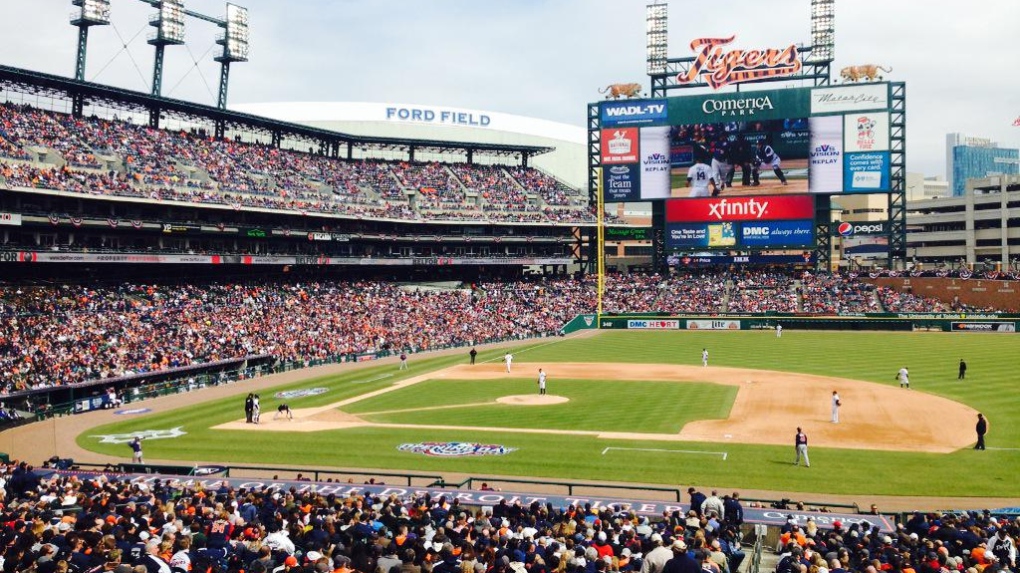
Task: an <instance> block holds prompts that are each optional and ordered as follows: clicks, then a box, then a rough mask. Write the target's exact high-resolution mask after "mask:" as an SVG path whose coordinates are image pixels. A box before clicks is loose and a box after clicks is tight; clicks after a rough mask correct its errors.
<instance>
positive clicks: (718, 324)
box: [687, 320, 740, 330]
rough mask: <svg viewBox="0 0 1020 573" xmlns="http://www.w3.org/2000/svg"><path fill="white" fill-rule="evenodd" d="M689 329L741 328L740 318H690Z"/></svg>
mask: <svg viewBox="0 0 1020 573" xmlns="http://www.w3.org/2000/svg"><path fill="white" fill-rule="evenodd" d="M687 330H740V321H739V320H688V321H687Z"/></svg>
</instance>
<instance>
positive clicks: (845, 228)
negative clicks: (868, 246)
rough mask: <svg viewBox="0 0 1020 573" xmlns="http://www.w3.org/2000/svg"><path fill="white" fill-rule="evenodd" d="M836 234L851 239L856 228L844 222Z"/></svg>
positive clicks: (837, 228)
mask: <svg viewBox="0 0 1020 573" xmlns="http://www.w3.org/2000/svg"><path fill="white" fill-rule="evenodd" d="M836 232H837V233H839V236H840V237H849V236H851V235H853V234H854V226H853V225H851V224H850V223H847V222H846V221H844V222H842V223H840V224H839V227H836Z"/></svg>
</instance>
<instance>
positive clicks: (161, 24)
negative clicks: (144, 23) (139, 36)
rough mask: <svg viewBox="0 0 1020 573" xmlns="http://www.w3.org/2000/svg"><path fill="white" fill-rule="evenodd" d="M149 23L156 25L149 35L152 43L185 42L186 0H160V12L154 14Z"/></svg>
mask: <svg viewBox="0 0 1020 573" xmlns="http://www.w3.org/2000/svg"><path fill="white" fill-rule="evenodd" d="M149 24H150V25H152V26H155V27H156V31H155V32H154V33H152V34H150V35H149V43H150V44H152V45H157V44H164V45H166V44H183V43H184V0H160V3H159V13H157V14H155V15H153V17H152V19H150V20H149Z"/></svg>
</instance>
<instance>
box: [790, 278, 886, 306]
mask: <svg viewBox="0 0 1020 573" xmlns="http://www.w3.org/2000/svg"><path fill="white" fill-rule="evenodd" d="M801 285H802V288H801V293H802V296H803V301H802V304H801V308H802V310H803V311H804V312H810V313H822V314H835V313H843V312H882V309H881V308H880V307H879V302H878V299H877V298H876V297H875V286H874V285H872V284H870V283H866V282H858V281H856V280H854V279H851V278H848V277H845V276H843V275H830V274H812V273H804V275H803V276H802V277H801Z"/></svg>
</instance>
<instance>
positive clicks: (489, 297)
mask: <svg viewBox="0 0 1020 573" xmlns="http://www.w3.org/2000/svg"><path fill="white" fill-rule="evenodd" d="M801 281H802V282H801V285H802V286H801V290H802V292H803V308H802V310H803V312H808V313H824V314H833V313H838V312H854V313H856V312H872V311H873V312H882V311H888V312H940V311H946V310H948V308H949V307H948V306H947V305H944V304H942V303H939V302H938V301H935V300H933V299H928V298H922V297H917V296H915V295H912V294H910V293H907V292H900V291H894V290H892V289H886V288H880V289H879V290H878V291H877V296H876V291H875V290H874V287H873V286H872V285H871V284H869V283H863V282H860V283H858V282H856V281H854V280H852V279H845V278H842V277H839V276H829V275H811V274H805V275H804V276H803V277H802V278H801ZM795 284H796V283H795V281H794V279H793V278H791V277H784V276H780V275H776V274H775V273H773V272H770V271H762V272H759V273H752V272H739V273H730V272H727V271H726V270H708V269H702V270H693V271H689V272H682V273H675V274H671V275H668V276H660V275H657V274H650V275H645V274H609V275H607V276H606V279H605V283H604V290H603V299H602V309H603V312H617V313H622V312H665V313H671V314H678V313H719V312H723V311H727V310H728V311H729V312H767V311H779V312H798V308H797V305H796V290H795V289H796V287H795ZM759 287H771V288H759ZM727 297H728V307H727V305H726V301H727ZM879 300H881V306H880V305H879ZM596 307H597V283H596V278H595V277H594V276H592V275H586V276H581V277H566V278H551V277H545V278H537V279H526V280H510V281H499V282H495V281H491V282H482V283H477V284H471V285H463V287H462V288H456V289H423V288H418V287H415V286H405V287H400V286H397V285H396V284H393V283H388V282H378V281H347V282H331V281H320V282H306V283H303V282H287V281H284V282H278V283H277V282H262V281H258V282H254V283H208V284H190V285H185V286H181V285H155V284H136V283H125V284H122V285H119V286H116V287H86V286H80V285H79V286H69V285H65V286H25V285H22V286H0V393H10V392H14V391H20V390H26V389H32V388H40V387H48V386H54V385H61V384H68V383H76V382H84V381H89V380H96V379H103V378H110V377H116V376H123V375H130V374H137V373H145V372H153V371H159V370H165V369H169V368H175V367H180V366H187V365H191V364H196V363H205V362H212V361H215V360H223V359H229V358H239V357H243V356H247V355H256V354H265V355H271V356H274V357H276V358H277V359H279V360H284V361H294V362H301V361H310V360H320V359H327V358H335V357H337V356H343V355H357V354H363V353H374V352H387V351H389V352H400V351H409V352H418V351H424V350H433V349H438V348H445V347H449V346H454V345H466V344H480V343H483V342H488V341H497V340H507V339H523V338H529V337H535V336H550V335H555V334H556V333H557V332H558V331H559V329H560V328H561V327H562V326H563V325H564V324H566V323H567V322H568V321H570V320H571V319H572V318H573V317H574V316H577V315H579V314H584V313H590V312H594V311H595V310H596ZM451 325H452V326H451Z"/></svg>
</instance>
